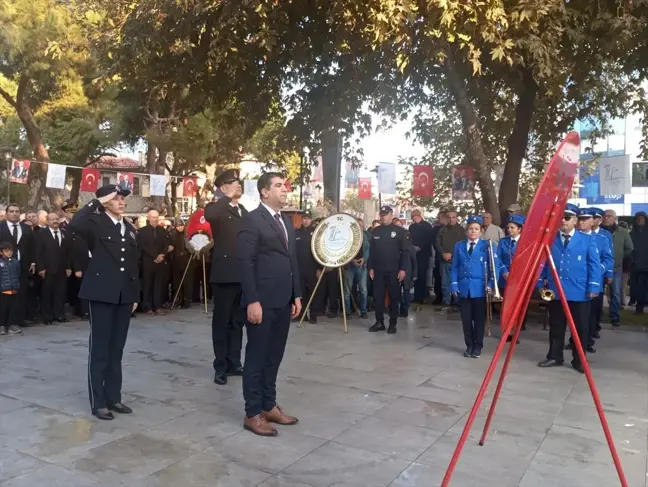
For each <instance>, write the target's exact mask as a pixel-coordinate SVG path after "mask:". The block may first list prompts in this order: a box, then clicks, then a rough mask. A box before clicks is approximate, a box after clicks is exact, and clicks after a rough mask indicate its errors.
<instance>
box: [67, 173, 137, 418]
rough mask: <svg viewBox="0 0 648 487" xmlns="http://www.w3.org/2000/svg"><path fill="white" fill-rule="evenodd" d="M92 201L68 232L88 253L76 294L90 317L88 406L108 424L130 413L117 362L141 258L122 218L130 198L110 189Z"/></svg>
mask: <svg viewBox="0 0 648 487" xmlns="http://www.w3.org/2000/svg"><path fill="white" fill-rule="evenodd" d="M95 195H96V197H97V199H94V200H92V201H91V202H90V203H88V204H87V205H86V206H84V207H83V208H81V209H80V210H79V211H78V212H77V214H76V215H74V218H73V219H72V222H70V228H71V229H72V230H73V231H75V232H77V233H79V234H80V235H82V236H83V238H84V239H85V241H86V242H87V243H88V248H89V249H90V252H92V259H90V263H89V265H88V269H87V271H86V274H85V276H84V278H83V282H82V283H81V291H80V292H79V297H80V298H81V299H87V300H88V309H89V311H90V354H89V357H88V361H89V363H88V389H89V395H90V406H91V408H92V414H94V415H95V416H96V417H97V418H99V419H103V420H112V419H114V416H113V414H112V412H111V411H115V412H118V413H121V414H128V413H132V412H133V411H132V410H131V409H130V408H129V407H128V406H125V405H124V404H122V402H121V386H122V367H121V361H122V355H123V353H124V345H125V344H126V337H127V335H128V327H129V325H130V319H131V313H132V312H133V311H135V308H137V303H138V301H139V293H140V282H139V255H140V253H139V249H138V246H137V238H136V236H135V227H133V226H132V225H131V224H130V223H129V222H128V221H126V219H125V218H123V216H122V215H123V214H124V207H125V204H124V198H125V197H126V196H128V195H129V192H128V191H125V190H123V189H122V188H121V187H119V186H118V185H114V184H111V185H106V186H103V187H101V188H99V189H98V190H97V192H96V193H95Z"/></svg>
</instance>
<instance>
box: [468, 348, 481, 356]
mask: <svg viewBox="0 0 648 487" xmlns="http://www.w3.org/2000/svg"><path fill="white" fill-rule="evenodd" d="M470 356H471V357H472V358H479V357H481V350H473V351H472V353H471V354H470Z"/></svg>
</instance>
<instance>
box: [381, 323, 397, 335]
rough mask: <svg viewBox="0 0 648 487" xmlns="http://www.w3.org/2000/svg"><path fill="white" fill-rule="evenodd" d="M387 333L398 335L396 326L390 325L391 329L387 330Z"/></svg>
mask: <svg viewBox="0 0 648 487" xmlns="http://www.w3.org/2000/svg"><path fill="white" fill-rule="evenodd" d="M383 328H384V327H383ZM387 333H389V334H390V335H393V334H394V333H396V324H390V325H389V328H387Z"/></svg>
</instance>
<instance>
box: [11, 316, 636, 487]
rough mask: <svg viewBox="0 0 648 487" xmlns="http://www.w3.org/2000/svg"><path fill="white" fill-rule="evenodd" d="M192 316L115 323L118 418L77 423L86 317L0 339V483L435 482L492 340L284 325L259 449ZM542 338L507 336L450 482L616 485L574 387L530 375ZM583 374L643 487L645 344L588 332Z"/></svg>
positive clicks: (411, 329)
mask: <svg viewBox="0 0 648 487" xmlns="http://www.w3.org/2000/svg"><path fill="white" fill-rule="evenodd" d="M210 322H211V320H210V319H209V318H208V317H206V315H205V314H204V313H201V311H200V310H199V309H192V310H188V311H176V312H173V313H171V314H170V315H168V316H167V317H164V318H156V319H151V318H146V317H138V318H137V319H136V320H134V321H133V323H132V325H131V332H130V336H129V338H128V343H127V346H126V352H125V356H124V392H125V395H124V402H125V403H126V404H128V405H130V406H131V407H133V409H134V410H135V414H133V415H131V416H118V418H117V419H116V420H115V421H112V422H101V421H98V420H96V419H94V418H92V417H91V416H90V414H89V413H90V411H89V405H88V399H87V393H86V370H87V362H86V360H87V354H88V348H87V340H88V325H87V323H69V324H66V325H61V326H56V327H47V328H45V327H37V328H29V329H26V330H25V335H24V336H18V337H1V338H2V339H1V340H0V486H1V487H39V486H44V487H45V486H47V487H58V486H60V487H98V486H106V487H113V486H133V487H136V486H137V487H163V486H173V487H176V486H177V487H207V486H209V487H243V486H245V487H252V486H260V487H347V486H348V487H355V486H358V487H380V486H392V487H433V486H438V485H440V483H441V479H442V477H443V474H444V472H445V469H446V466H447V464H448V461H449V459H450V456H451V454H452V451H453V449H454V447H455V445H456V443H457V440H458V438H459V434H460V433H461V430H462V427H463V425H464V423H465V421H466V417H467V412H468V410H469V408H470V406H471V405H472V403H473V401H474V398H475V395H476V393H477V389H478V386H479V384H480V383H481V381H482V378H483V375H484V372H485V370H486V367H487V366H488V362H489V360H490V358H491V356H492V353H493V351H494V349H495V346H496V344H497V342H496V340H495V339H494V338H489V339H487V341H486V346H485V350H484V353H483V355H482V358H481V359H465V358H463V356H462V352H463V345H462V337H461V327H460V324H459V322H458V321H456V320H455V319H448V318H447V317H445V316H441V315H436V314H434V313H433V312H432V311H431V310H425V311H422V312H420V313H418V314H413V315H411V316H410V318H409V319H408V320H407V323H406V324H405V323H401V324H400V327H399V332H398V334H397V335H395V336H388V335H386V334H384V333H379V334H370V333H368V332H367V331H366V330H367V327H368V326H369V325H370V324H371V323H370V322H368V321H366V320H360V319H359V318H355V319H354V320H353V321H351V322H350V324H349V333H348V334H346V335H345V334H344V333H343V328H342V323H341V320H320V324H318V325H315V326H312V325H306V327H305V328H304V329H298V328H297V327H296V326H295V327H293V329H292V330H291V334H290V341H289V344H288V348H287V352H286V357H285V359H284V362H283V364H282V367H281V370H280V380H279V384H278V388H279V400H280V404H281V406H282V407H283V408H284V409H285V410H286V411H287V412H288V413H290V414H294V415H296V416H298V417H299V419H300V423H299V425H297V426H292V427H280V435H279V437H277V438H259V437H256V436H253V435H252V434H250V433H249V432H246V431H243V429H242V427H241V422H242V417H243V407H242V397H241V379H240V378H233V379H230V382H229V384H228V385H227V386H224V387H222V386H221V387H218V386H216V385H214V384H213V383H212V370H211V360H212V350H211V332H210V325H209V324H210ZM546 341H547V332H544V331H542V330H541V329H540V326H539V325H538V326H535V325H534V326H532V327H531V329H529V330H528V331H525V332H523V337H522V343H521V345H520V346H519V353H517V356H516V357H515V359H514V362H513V364H512V367H511V371H510V375H509V378H508V380H507V382H506V385H505V388H504V392H503V395H502V398H501V401H500V404H499V407H498V410H497V414H496V416H495V420H494V423H493V428H492V430H491V432H490V435H489V438H488V441H487V443H486V445H485V446H484V447H479V446H478V445H477V438H478V436H479V434H480V432H481V428H482V426H483V422H484V419H485V411H484V408H482V411H480V413H479V415H478V417H477V421H476V426H475V429H474V431H473V432H472V433H471V438H470V440H469V442H468V443H467V444H466V448H465V450H464V453H463V456H462V457H461V460H460V462H459V464H458V466H457V469H456V472H455V475H454V477H453V481H452V483H451V485H452V486H453V487H513V486H519V487H548V486H551V487H554V486H555V487H613V486H618V485H620V483H619V481H618V479H617V476H616V473H615V470H614V466H613V464H612V461H611V457H610V453H609V451H608V448H607V445H606V443H605V439H604V436H603V432H602V429H601V426H600V424H599V421H598V417H597V415H596V411H595V409H594V407H593V401H592V398H591V396H590V393H589V390H588V387H587V384H586V381H585V378H584V376H582V375H580V374H579V373H577V372H576V371H574V370H572V369H571V368H568V367H563V368H554V369H550V370H541V369H538V368H537V367H536V362H537V361H538V360H540V359H542V358H543V356H544V354H545V353H546ZM591 362H592V367H593V370H594V376H595V379H596V383H597V385H598V387H599V390H600V393H601V398H602V400H603V403H604V405H605V408H606V411H607V415H608V419H609V422H610V427H611V430H612V434H613V436H614V439H615V441H616V445H617V448H618V451H619V455H620V457H621V460H622V462H623V466H624V469H625V473H626V475H627V477H628V483H629V485H630V486H631V487H639V486H641V487H645V486H646V479H647V477H646V473H647V470H646V451H647V448H648V335H646V334H643V333H636V332H629V331H624V330H620V331H612V330H604V332H603V336H602V339H601V340H600V342H599V344H598V353H596V354H595V355H592V356H591ZM491 389H492V388H491ZM489 397H490V396H489ZM487 402H489V401H487Z"/></svg>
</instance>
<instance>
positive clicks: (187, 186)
mask: <svg viewBox="0 0 648 487" xmlns="http://www.w3.org/2000/svg"><path fill="white" fill-rule="evenodd" d="M197 181H198V178H195V177H191V178H184V179H183V180H182V195H183V196H185V197H191V196H196V189H198V185H197Z"/></svg>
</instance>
